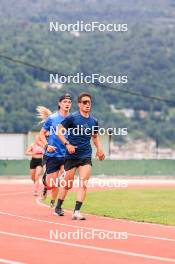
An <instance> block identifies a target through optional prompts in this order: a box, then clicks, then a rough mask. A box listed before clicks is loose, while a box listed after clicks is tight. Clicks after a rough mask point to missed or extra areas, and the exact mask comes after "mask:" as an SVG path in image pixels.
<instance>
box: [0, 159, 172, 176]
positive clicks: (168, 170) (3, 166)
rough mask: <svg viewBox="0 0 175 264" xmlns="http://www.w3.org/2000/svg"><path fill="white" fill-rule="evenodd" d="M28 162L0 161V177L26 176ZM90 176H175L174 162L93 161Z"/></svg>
mask: <svg viewBox="0 0 175 264" xmlns="http://www.w3.org/2000/svg"><path fill="white" fill-rule="evenodd" d="M28 174H29V161H28V160H0V175H28ZM92 175H110V176H117V175H121V176H148V177H149V176H150V175H155V176H160V175H168V176H175V162H174V160H105V161H103V162H100V161H98V160H93V167H92Z"/></svg>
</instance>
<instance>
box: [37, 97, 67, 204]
mask: <svg viewBox="0 0 175 264" xmlns="http://www.w3.org/2000/svg"><path fill="white" fill-rule="evenodd" d="M71 105H72V100H71V97H70V95H69V94H65V95H63V96H61V97H60V99H59V101H58V112H56V113H54V114H52V115H50V116H49V117H48V119H47V120H46V122H45V123H44V125H43V127H42V129H41V131H40V138H41V141H42V142H43V146H44V148H45V154H44V160H45V164H46V181H45V183H46V185H47V188H48V189H51V190H52V198H51V203H50V205H51V207H53V206H54V203H55V199H56V197H57V194H58V186H57V181H56V180H57V178H58V174H59V172H60V171H63V169H64V162H65V153H66V148H65V146H64V144H63V143H62V142H61V141H60V140H59V138H58V137H57V130H58V126H59V125H60V123H61V122H62V121H63V120H64V119H65V117H66V116H67V115H68V114H69V110H70V108H71ZM48 132H49V134H48ZM51 181H52V182H51ZM54 183H55V184H54Z"/></svg>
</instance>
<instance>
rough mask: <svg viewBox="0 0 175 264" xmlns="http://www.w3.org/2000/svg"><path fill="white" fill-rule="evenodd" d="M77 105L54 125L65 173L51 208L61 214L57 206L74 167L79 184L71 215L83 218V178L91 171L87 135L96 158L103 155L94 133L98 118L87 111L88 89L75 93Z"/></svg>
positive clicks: (73, 173) (64, 193)
mask: <svg viewBox="0 0 175 264" xmlns="http://www.w3.org/2000/svg"><path fill="white" fill-rule="evenodd" d="M78 107H79V111H78V112H75V113H72V114H70V115H69V116H67V117H66V118H65V119H64V120H63V121H62V122H61V125H60V126H59V129H58V137H59V138H60V140H61V141H62V143H63V144H64V145H65V146H66V149H67V152H66V161H65V164H64V168H65V170H66V176H65V178H64V186H61V187H60V189H59V199H58V202H57V206H56V208H55V213H56V214H57V215H59V216H62V215H64V211H63V209H62V208H61V206H62V203H63V201H64V199H65V197H66V195H67V192H68V190H69V189H71V188H72V185H73V179H74V176H75V173H76V170H78V173H79V180H80V186H79V189H78V193H77V200H76V204H75V209H74V213H73V217H72V219H73V220H85V217H84V216H83V215H81V213H80V208H81V206H82V203H83V201H84V199H85V195H86V189H87V181H88V179H89V177H90V173H91V166H92V162H91V157H92V147H91V144H90V140H91V138H92V140H93V143H94V145H95V147H96V149H97V152H96V156H97V157H98V158H99V159H100V160H103V159H104V158H105V155H104V152H103V150H102V146H101V143H100V139H99V135H98V121H97V120H96V119H95V118H94V117H93V116H92V115H91V114H90V111H91V95H90V94H88V93H81V94H80V95H79V96H78ZM65 129H66V130H67V133H68V140H67V139H66V138H65V136H64V133H63V131H64V130H65ZM75 129H77V130H78V131H79V134H78V133H75ZM61 185H62V184H61Z"/></svg>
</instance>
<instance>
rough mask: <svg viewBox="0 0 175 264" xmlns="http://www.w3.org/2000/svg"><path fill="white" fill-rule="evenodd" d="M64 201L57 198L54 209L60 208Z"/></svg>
mask: <svg viewBox="0 0 175 264" xmlns="http://www.w3.org/2000/svg"><path fill="white" fill-rule="evenodd" d="M63 202H64V200H61V199H58V202H57V206H56V208H55V209H61V205H62V203H63Z"/></svg>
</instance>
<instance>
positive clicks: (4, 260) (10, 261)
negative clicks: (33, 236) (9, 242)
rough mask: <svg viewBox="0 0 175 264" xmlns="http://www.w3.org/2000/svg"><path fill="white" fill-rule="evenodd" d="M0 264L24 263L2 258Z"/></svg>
mask: <svg viewBox="0 0 175 264" xmlns="http://www.w3.org/2000/svg"><path fill="white" fill-rule="evenodd" d="M0 263H7V264H24V262H17V261H13V260H8V259H2V258H0Z"/></svg>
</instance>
